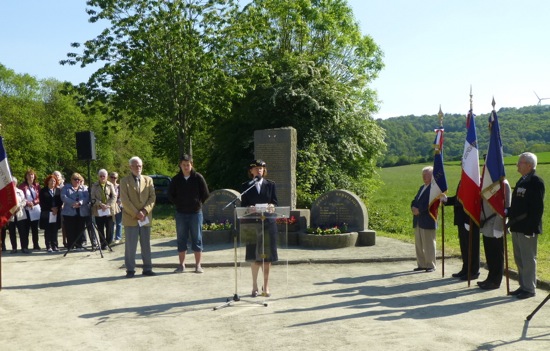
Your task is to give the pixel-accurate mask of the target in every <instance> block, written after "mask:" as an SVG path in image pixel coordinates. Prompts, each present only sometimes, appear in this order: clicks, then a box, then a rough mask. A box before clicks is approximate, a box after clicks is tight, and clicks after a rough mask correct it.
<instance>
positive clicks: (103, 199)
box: [2, 168, 122, 254]
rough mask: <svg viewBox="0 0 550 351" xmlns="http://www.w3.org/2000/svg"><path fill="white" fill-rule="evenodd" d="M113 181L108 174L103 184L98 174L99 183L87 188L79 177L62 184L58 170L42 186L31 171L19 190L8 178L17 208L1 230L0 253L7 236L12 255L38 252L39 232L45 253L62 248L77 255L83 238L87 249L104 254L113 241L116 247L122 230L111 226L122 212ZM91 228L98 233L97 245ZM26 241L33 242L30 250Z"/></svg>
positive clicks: (113, 176) (102, 176)
mask: <svg viewBox="0 0 550 351" xmlns="http://www.w3.org/2000/svg"><path fill="white" fill-rule="evenodd" d="M117 178H118V174H117V173H116V172H112V173H111V176H110V180H111V181H108V180H107V171H106V170H104V169H101V170H99V172H98V181H97V182H95V183H93V184H92V186H91V187H88V186H87V185H85V184H84V178H83V177H82V176H81V175H80V174H79V173H73V174H71V177H70V182H68V183H67V184H65V178H64V177H63V175H62V174H61V172H59V171H54V172H53V173H52V174H49V175H48V176H46V177H45V179H44V181H43V183H42V184H40V183H39V182H38V180H37V176H36V173H35V171H34V170H33V169H30V168H29V169H28V170H27V171H26V172H25V180H24V181H23V182H22V183H21V184H19V185H18V180H17V178H16V177H12V180H13V183H14V185H15V188H16V198H17V205H18V206H17V208H16V210H15V211H14V213H13V216H12V217H11V218H10V220H9V222H8V224H6V225H5V226H4V227H3V228H2V251H7V248H6V245H5V243H6V241H5V239H6V237H7V233H9V239H10V243H11V251H10V253H12V254H14V253H17V252H18V250H20V252H22V253H24V254H30V253H31V252H32V251H38V250H42V246H41V244H42V243H40V242H39V235H38V233H39V229H43V230H44V241H43V244H42V245H43V247H44V248H45V250H46V251H48V252H56V251H59V248H60V247H61V246H62V247H65V248H67V249H75V250H82V249H83V248H84V247H85V246H86V245H87V240H88V239H89V240H90V243H91V244H92V249H94V248H95V247H97V245H101V246H102V248H103V249H106V248H107V245H110V244H112V243H113V242H114V243H119V242H120V240H121V239H122V234H121V228H120V227H116V231H115V224H116V225H118V224H119V223H120V220H119V218H120V211H121V205H120V204H121V201H120V191H119V185H118V183H117ZM92 216H93V218H92ZM94 223H95V226H94ZM95 227H97V229H98V231H97V233H98V234H99V241H100V242H99V243H98V242H97V240H96V238H97V236H96V231H95ZM60 232H61V239H60V238H59V236H60V235H59V234H60ZM114 232H116V237H115V240H113V233H114ZM17 234H19V245H18V242H17ZM29 236H30V238H29ZM29 239H31V240H32V248H31V246H30V244H31V241H30V240H29ZM60 244H61V245H60Z"/></svg>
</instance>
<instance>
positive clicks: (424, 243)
mask: <svg viewBox="0 0 550 351" xmlns="http://www.w3.org/2000/svg"><path fill="white" fill-rule="evenodd" d="M432 174H433V167H424V168H423V169H422V180H423V181H424V185H422V186H421V187H420V189H418V192H417V193H416V196H415V197H414V199H413V200H412V202H411V212H412V214H413V228H414V242H415V249H416V262H417V267H416V268H415V269H414V271H426V272H433V271H435V228H436V223H435V220H434V219H433V218H432V216H430V186H431V181H432Z"/></svg>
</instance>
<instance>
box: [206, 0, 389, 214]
mask: <svg viewBox="0 0 550 351" xmlns="http://www.w3.org/2000/svg"><path fill="white" fill-rule="evenodd" d="M240 19H241V21H243V22H244V24H242V25H243V27H246V26H247V24H246V23H253V24H254V26H255V27H254V28H255V31H254V36H255V37H256V38H260V39H259V43H258V45H257V46H256V48H255V50H254V52H253V53H251V54H249V55H247V56H246V57H249V58H251V60H250V61H249V62H252V63H251V64H250V66H251V67H250V69H249V70H245V71H241V73H242V74H243V75H246V77H248V78H247V79H248V80H249V81H250V82H254V84H251V85H249V90H248V91H247V93H246V95H245V97H244V98H243V99H240V100H239V101H236V102H235V103H234V106H233V110H232V112H233V113H232V117H231V119H230V120H227V121H222V122H221V123H220V125H219V126H220V128H218V129H217V130H216V131H214V132H213V133H214V135H215V136H214V138H213V140H214V143H215V145H216V146H217V147H214V148H213V150H212V152H213V153H214V154H215V155H216V156H215V157H212V159H211V160H210V161H211V164H210V168H209V169H211V178H210V179H213V183H214V184H216V185H218V186H231V185H234V184H235V183H236V179H242V175H243V174H244V171H243V168H244V165H245V164H246V162H247V160H249V159H250V158H251V157H252V150H253V140H252V135H253V131H254V130H257V129H265V128H278V127H287V126H292V127H294V128H296V129H297V131H298V160H297V161H298V167H297V168H298V170H297V184H298V189H297V191H298V205H299V206H309V205H310V204H311V202H312V201H313V199H315V197H316V196H318V195H319V194H321V193H323V192H325V191H327V190H332V189H334V188H346V189H349V190H351V191H355V192H357V193H358V194H359V195H360V196H365V195H366V194H367V193H368V191H369V189H370V188H371V186H372V185H373V183H372V181H371V179H372V176H373V173H374V159H376V157H377V156H378V155H379V153H380V152H382V150H383V148H384V143H383V133H382V130H381V129H380V128H379V127H378V126H377V125H376V123H375V122H374V121H373V120H372V118H371V117H370V115H371V114H372V112H374V111H375V110H376V95H375V93H374V92H373V91H372V90H370V89H369V88H368V83H369V82H370V81H371V80H372V79H373V78H375V77H376V75H377V73H378V71H379V70H380V69H381V67H382V61H381V57H382V53H381V51H380V49H379V48H378V46H377V45H376V44H375V43H374V41H373V40H372V38H370V37H368V36H362V35H361V33H360V31H359V27H358V25H357V23H356V22H355V21H354V20H353V15H352V12H351V10H350V9H349V7H347V5H346V3H345V2H343V1H292V2H289V1H282V0H258V1H253V2H252V3H250V4H249V5H248V6H247V7H245V9H244V10H243V12H242V13H241V17H240ZM252 40H253V39H251V41H252ZM250 77H252V78H250ZM227 160H230V162H227ZM224 161H225V162H224ZM228 165H232V167H228ZM235 165H241V166H243V167H242V168H241V167H235ZM237 174H240V177H239V176H238V175H237ZM216 176H217V177H216ZM228 182H233V183H232V184H228Z"/></svg>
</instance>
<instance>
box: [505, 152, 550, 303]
mask: <svg viewBox="0 0 550 351" xmlns="http://www.w3.org/2000/svg"><path fill="white" fill-rule="evenodd" d="M517 168H518V172H519V173H520V174H521V178H520V179H519V180H518V182H517V183H516V186H515V188H514V191H513V193H512V206H511V207H510V208H508V209H507V216H508V217H509V222H508V226H509V227H510V231H511V232H512V244H513V247H514V260H515V262H516V265H517V267H518V275H519V279H518V281H519V288H518V289H517V290H515V291H513V292H511V293H510V295H514V296H517V297H518V298H519V299H526V298H530V297H533V296H535V290H536V288H537V241H538V236H539V235H540V234H541V233H542V214H543V212H544V193H545V186H544V181H543V180H542V178H540V177H539V176H538V175H537V174H536V173H535V169H536V168H537V156H536V155H535V154H532V153H530V152H524V153H522V154H521V155H519V160H518V163H517Z"/></svg>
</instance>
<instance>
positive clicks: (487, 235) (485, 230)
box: [477, 179, 512, 290]
mask: <svg viewBox="0 0 550 351" xmlns="http://www.w3.org/2000/svg"><path fill="white" fill-rule="evenodd" d="M502 186H503V187H504V207H505V208H508V207H510V203H511V199H512V191H511V189H510V183H508V181H507V180H506V179H504V180H503V181H502ZM480 218H481V222H480V226H481V233H482V234H483V248H484V249H485V260H486V261H487V267H488V268H489V274H488V275H487V279H485V280H484V281H482V282H477V285H479V287H480V288H481V289H483V290H493V289H498V288H499V287H500V283H501V282H502V275H503V274H504V239H503V238H504V221H503V219H502V217H501V216H500V215H499V214H498V213H497V212H496V211H495V210H494V209H493V207H492V206H491V205H490V204H489V202H488V201H487V200H486V199H485V198H484V197H483V196H482V197H481V217H480Z"/></svg>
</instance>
